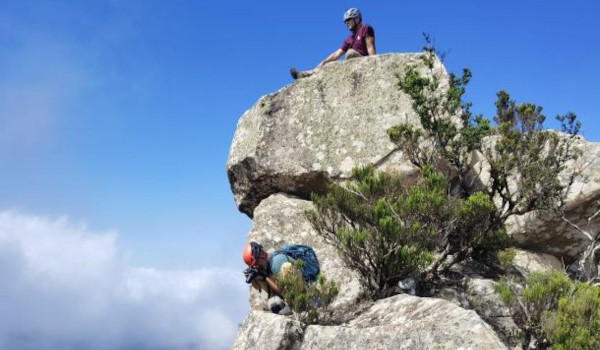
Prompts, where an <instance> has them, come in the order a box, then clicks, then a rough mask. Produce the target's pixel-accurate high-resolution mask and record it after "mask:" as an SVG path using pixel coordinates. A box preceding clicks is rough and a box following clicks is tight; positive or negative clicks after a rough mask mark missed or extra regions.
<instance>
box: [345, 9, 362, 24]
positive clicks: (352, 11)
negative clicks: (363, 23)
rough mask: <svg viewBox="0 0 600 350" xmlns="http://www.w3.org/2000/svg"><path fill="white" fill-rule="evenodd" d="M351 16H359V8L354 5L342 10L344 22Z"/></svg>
mask: <svg viewBox="0 0 600 350" xmlns="http://www.w3.org/2000/svg"><path fill="white" fill-rule="evenodd" d="M351 18H361V15H360V10H359V9H357V8H356V7H351V8H349V9H347V10H346V12H344V22H346V21H347V20H349V19H351Z"/></svg>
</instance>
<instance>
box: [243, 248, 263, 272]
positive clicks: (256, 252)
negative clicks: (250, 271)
mask: <svg viewBox="0 0 600 350" xmlns="http://www.w3.org/2000/svg"><path fill="white" fill-rule="evenodd" d="M261 250H262V246H261V245H260V244H258V243H256V242H250V243H248V244H246V246H244V250H243V251H242V257H243V258H244V262H245V263H246V265H248V266H250V267H252V266H254V265H256V261H257V260H258V257H259V256H260V252H261Z"/></svg>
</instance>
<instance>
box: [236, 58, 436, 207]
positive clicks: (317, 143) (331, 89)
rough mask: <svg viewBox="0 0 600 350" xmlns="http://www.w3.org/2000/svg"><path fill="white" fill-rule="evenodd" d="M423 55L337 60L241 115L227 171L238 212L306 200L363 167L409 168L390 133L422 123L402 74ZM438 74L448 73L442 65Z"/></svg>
mask: <svg viewBox="0 0 600 350" xmlns="http://www.w3.org/2000/svg"><path fill="white" fill-rule="evenodd" d="M409 64H416V65H420V66H421V67H422V69H423V73H425V72H426V71H425V69H424V66H423V65H422V60H421V59H420V58H419V54H389V55H381V56H375V57H366V58H361V59H355V60H349V61H346V62H340V63H332V64H329V65H327V66H325V68H323V69H322V70H321V71H319V72H318V73H316V74H314V75H313V76H311V77H309V78H305V79H300V80H298V81H296V82H294V83H292V84H290V85H288V86H286V87H284V88H283V89H281V90H279V91H277V92H275V93H273V94H270V95H266V96H263V97H261V98H260V99H259V100H258V102H256V104H254V106H252V108H250V109H249V110H248V111H246V113H244V115H242V117H241V118H240V120H239V122H238V125H237V129H236V132H235V136H234V138H233V143H232V145H231V149H230V153H229V159H228V161H227V174H228V176H229V182H230V184H231V189H232V191H233V194H234V198H235V201H236V203H237V205H238V207H239V209H240V211H242V212H244V213H246V214H248V215H249V216H252V215H253V212H254V209H255V208H256V206H257V205H258V203H259V202H260V201H261V200H262V199H264V198H266V197H268V196H269V195H270V194H273V193H278V192H284V193H289V194H294V195H297V196H300V197H304V198H307V196H308V194H309V193H310V192H311V191H322V190H323V189H324V188H325V185H326V184H327V183H328V182H330V181H334V180H336V179H341V178H346V177H348V176H350V175H351V172H352V168H353V167H355V166H358V165H366V164H377V165H379V167H380V168H382V169H389V168H395V169H396V170H401V171H410V170H411V169H412V166H410V165H409V164H408V162H406V161H401V154H400V153H398V154H391V153H390V152H391V151H392V150H393V148H394V145H393V143H392V142H391V141H390V140H389V137H388V135H387V133H386V130H387V129H389V128H390V127H392V126H394V125H396V124H399V123H400V122H407V121H408V122H416V121H417V117H416V114H415V113H414V111H413V110H412V106H411V104H412V102H411V100H410V98H409V97H408V96H407V95H406V94H404V93H402V92H401V91H400V89H399V87H398V77H397V74H399V73H402V72H403V70H404V68H405V67H407V65H409ZM435 71H436V72H438V73H440V74H441V75H442V76H446V73H445V70H444V67H443V66H442V65H441V64H440V63H439V62H437V64H436V67H435Z"/></svg>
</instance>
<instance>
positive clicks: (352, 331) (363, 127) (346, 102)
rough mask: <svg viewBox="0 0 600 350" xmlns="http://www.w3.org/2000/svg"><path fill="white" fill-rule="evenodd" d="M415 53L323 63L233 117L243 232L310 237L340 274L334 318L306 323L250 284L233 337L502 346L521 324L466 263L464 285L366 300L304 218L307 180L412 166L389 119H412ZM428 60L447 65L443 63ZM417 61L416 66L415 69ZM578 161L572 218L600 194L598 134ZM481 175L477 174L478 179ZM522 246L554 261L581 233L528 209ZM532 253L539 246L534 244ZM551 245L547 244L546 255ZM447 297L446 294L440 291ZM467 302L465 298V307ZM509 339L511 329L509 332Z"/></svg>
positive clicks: (520, 263) (317, 188)
mask: <svg viewBox="0 0 600 350" xmlns="http://www.w3.org/2000/svg"><path fill="white" fill-rule="evenodd" d="M419 55H420V54H389V55H380V56H375V57H367V58H361V59H355V60H349V61H345V62H339V63H332V64H329V65H327V66H326V67H325V68H324V69H322V70H321V71H320V72H318V73H316V74H315V75H313V76H311V77H309V78H305V79H301V80H298V81H295V82H293V83H292V84H290V85H288V86H286V87H284V88H282V89H281V90H279V91H277V92H275V93H273V94H270V95H267V96H264V97H262V98H260V99H259V100H258V102H257V103H256V104H255V105H254V106H252V107H251V108H250V109H249V110H248V111H247V112H246V113H244V115H242V117H241V118H240V120H239V122H238V126H237V130H236V133H235V136H234V139H233V143H232V146H231V150H230V154H229V159H228V161H227V175H228V177H229V181H230V184H231V189H232V192H233V194H234V198H235V201H236V203H237V205H238V208H239V210H240V211H241V212H243V213H245V214H246V215H248V216H250V217H251V218H253V227H252V230H251V231H250V233H249V234H248V239H249V240H255V241H259V242H261V244H263V246H264V247H265V248H266V249H267V250H273V249H277V248H279V247H280V246H281V245H283V244H289V243H301V244H308V245H310V246H312V247H314V249H315V251H316V253H317V256H318V257H319V260H320V264H321V269H322V271H323V273H324V275H325V276H326V277H327V278H328V279H333V280H335V281H336V282H337V283H338V284H339V286H340V294H339V296H338V297H337V299H336V301H335V302H334V304H333V305H332V310H333V315H334V317H333V319H334V321H335V325H328V326H316V325H311V326H308V327H306V326H304V325H302V324H300V323H299V322H298V321H296V320H295V319H294V318H293V317H286V316H279V315H274V314H271V313H270V312H265V311H264V309H265V306H266V305H265V301H266V295H264V293H263V294H260V293H258V292H256V291H255V290H251V291H250V305H251V309H252V311H251V312H250V314H249V315H248V316H247V317H246V319H245V321H244V323H243V324H242V326H241V327H240V330H239V333H238V337H237V339H236V340H235V343H234V345H233V349H235V350H241V349H258V348H261V349H289V350H293V349H507V348H508V346H510V347H511V348H513V347H514V346H515V344H514V341H511V336H513V335H514V334H515V332H517V333H518V328H517V327H516V325H515V324H514V322H512V320H511V319H510V315H509V313H508V311H507V310H506V308H504V307H503V306H502V305H501V303H500V302H499V300H498V298H497V296H496V295H495V294H494V292H493V290H492V284H493V281H492V280H488V279H485V278H483V277H481V276H478V275H477V273H476V272H473V273H471V272H469V273H463V272H461V273H462V274H463V275H465V277H466V278H465V281H466V282H465V284H466V285H465V286H464V289H463V290H464V291H466V294H465V295H457V293H459V294H460V292H456V291H455V290H452V289H448V290H446V291H440V293H438V294H436V295H435V296H436V297H434V298H422V297H416V296H411V295H407V294H401V295H396V296H394V297H391V298H387V299H383V300H380V301H377V302H375V303H369V302H366V301H365V298H364V294H365V290H364V287H363V286H362V285H361V283H360V279H359V276H358V274H357V273H356V272H355V271H352V270H350V269H348V268H347V267H346V266H345V265H344V264H343V262H342V260H341V259H340V257H339V256H338V253H337V252H336V250H335V249H334V248H333V247H332V246H330V245H328V244H326V243H325V242H324V241H323V239H322V237H320V236H319V235H317V233H316V232H315V231H314V229H313V228H312V226H311V224H310V223H309V222H308V220H307V218H306V217H305V215H304V213H305V212H306V211H307V210H310V209H311V208H312V203H311V202H310V201H309V200H308V199H309V194H310V193H311V192H322V191H324V189H325V187H326V185H327V184H328V183H332V182H339V181H343V180H344V179H347V178H348V177H349V176H350V175H351V171H352V168H353V167H356V166H359V165H366V164H375V165H376V166H377V167H378V168H379V169H383V170H394V171H399V172H402V173H403V174H404V175H407V176H410V174H413V173H414V171H415V169H414V168H413V167H412V166H411V165H410V164H409V163H408V162H407V161H406V160H405V159H404V158H403V155H402V154H401V152H395V151H393V150H394V145H393V144H392V142H391V141H389V138H388V136H387V134H386V130H387V129H388V128H389V127H391V126H393V125H396V124H398V123H400V122H404V121H409V122H414V123H418V121H417V118H416V115H415V113H414V111H413V110H412V107H411V101H410V99H409V97H408V96H407V95H405V94H404V93H402V92H401V91H400V89H399V88H398V77H397V74H399V73H402V72H403V69H404V67H406V66H407V65H408V64H416V63H419V62H420V59H419ZM435 69H436V71H437V72H439V73H441V74H446V73H445V69H444V67H443V66H442V64H441V63H439V62H438V63H436V67H435ZM423 72H425V70H424V69H423ZM580 147H581V148H582V149H583V150H584V157H582V160H580V161H579V162H578V163H577V164H573V166H579V167H583V168H584V170H583V171H582V173H581V175H580V177H579V178H578V179H577V182H576V183H575V184H573V186H572V188H571V189H572V191H571V193H570V194H569V206H568V208H569V213H568V214H569V215H571V217H576V218H577V220H575V222H578V223H581V222H582V221H581V220H583V219H582V218H584V217H585V216H586V215H588V216H589V215H591V214H590V213H593V212H594V211H593V210H594V209H593V206H592V205H591V204H593V203H595V202H596V201H597V200H598V198H599V197H600V157H599V156H600V154H599V153H600V146H599V145H598V144H591V143H587V142H585V141H583V140H582V141H581V142H580ZM482 181H483V180H482ZM510 230H511V232H510V233H511V234H513V238H514V240H515V242H517V243H518V244H521V245H522V246H523V247H525V248H526V249H527V250H519V251H518V254H517V259H516V262H515V268H516V269H517V270H518V271H520V272H521V273H522V274H523V275H527V274H529V273H530V272H531V271H533V270H540V269H561V268H562V264H561V262H560V260H559V259H561V258H565V257H569V258H573V257H574V256H576V255H577V254H578V253H579V252H580V251H581V247H582V243H583V241H582V238H581V237H582V235H581V234H579V233H578V232H575V231H573V230H572V229H570V228H569V227H568V226H566V224H564V225H557V223H556V222H555V223H554V224H550V225H548V224H547V223H544V222H543V221H541V220H539V219H537V218H536V217H535V216H533V215H532V216H529V217H524V218H520V220H516V221H515V222H514V223H513V226H512V227H511V228H510ZM539 253H546V254H545V255H544V254H539ZM548 254H550V255H548ZM445 299H447V300H445ZM468 309H471V310H468ZM513 340H514V339H513Z"/></svg>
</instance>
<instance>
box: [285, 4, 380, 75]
mask: <svg viewBox="0 0 600 350" xmlns="http://www.w3.org/2000/svg"><path fill="white" fill-rule="evenodd" d="M344 23H345V24H346V27H348V30H349V31H351V32H352V34H350V35H349V36H348V37H347V38H346V39H344V42H343V43H342V46H340V48H339V49H337V50H335V51H334V52H333V53H331V54H330V55H329V56H327V58H325V59H324V60H323V61H321V62H320V63H319V64H318V65H317V67H316V68H315V69H313V70H307V71H303V72H300V71H298V70H297V69H296V68H294V67H292V68H291V69H290V74H291V75H292V78H294V79H300V78H306V77H308V76H311V75H313V74H314V73H315V72H316V71H317V70H318V69H320V68H321V67H323V66H324V65H326V64H327V63H329V62H333V61H336V60H337V59H338V58H340V57H341V56H342V55H343V54H346V58H345V59H351V58H356V57H364V56H373V55H375V31H374V30H373V27H371V26H370V25H368V24H362V16H361V13H360V10H359V9H357V8H349V9H348V10H346V12H344Z"/></svg>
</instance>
